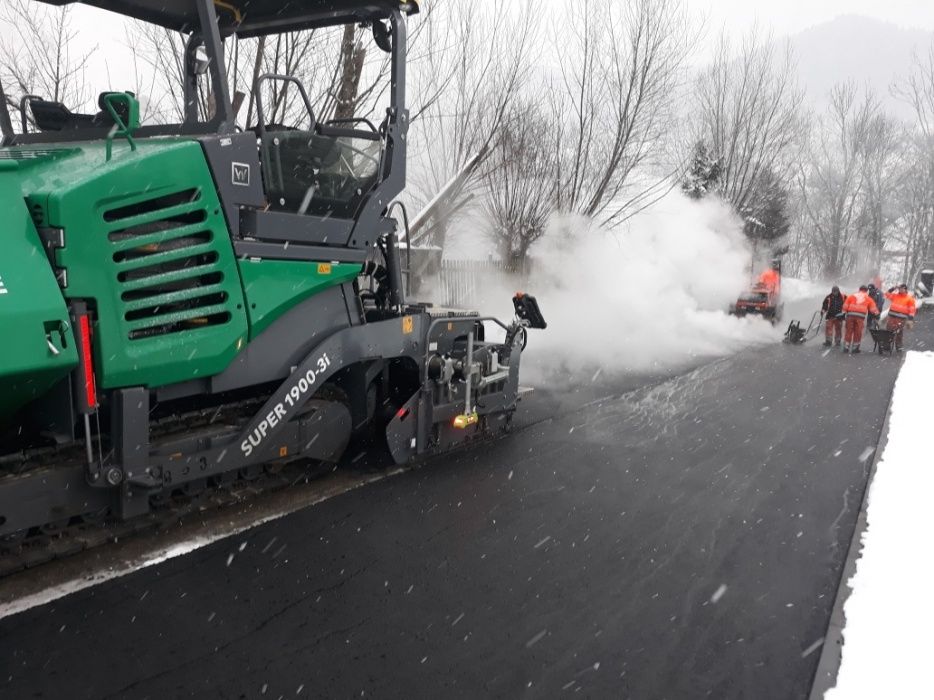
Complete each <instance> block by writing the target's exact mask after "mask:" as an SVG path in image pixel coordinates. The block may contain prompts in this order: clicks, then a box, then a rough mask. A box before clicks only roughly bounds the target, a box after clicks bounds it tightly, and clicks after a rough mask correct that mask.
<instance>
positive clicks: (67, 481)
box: [0, 0, 544, 541]
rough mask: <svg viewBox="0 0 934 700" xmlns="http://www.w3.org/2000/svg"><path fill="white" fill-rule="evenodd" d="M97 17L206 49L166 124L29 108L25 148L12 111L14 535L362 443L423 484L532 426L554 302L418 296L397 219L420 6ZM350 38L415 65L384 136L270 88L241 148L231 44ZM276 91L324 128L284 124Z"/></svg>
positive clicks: (223, 6)
mask: <svg viewBox="0 0 934 700" xmlns="http://www.w3.org/2000/svg"><path fill="white" fill-rule="evenodd" d="M38 1H39V0H37V2H38ZM44 1H46V2H48V3H50V4H53V5H63V4H68V3H69V1H70V0H44ZM84 4H86V5H93V6H96V7H98V8H102V9H105V10H111V11H114V12H117V13H119V14H122V15H125V16H127V17H132V18H135V19H139V20H143V21H146V22H151V23H154V24H157V25H160V26H162V27H165V28H168V29H171V30H177V31H181V32H183V33H185V34H187V35H188V36H189V37H190V38H189V40H188V44H187V49H186V51H185V56H184V61H183V63H184V65H185V68H186V76H185V105H186V106H185V119H184V121H183V122H182V123H181V124H174V125H141V124H140V109H139V103H138V101H137V98H136V96H135V95H133V94H132V93H127V92H107V93H103V94H102V95H101V96H100V99H99V102H98V105H97V106H98V107H99V111H98V112H97V113H95V114H80V113H76V112H74V111H72V110H71V109H69V107H68V106H67V105H63V104H59V103H55V102H50V101H48V100H46V99H43V98H42V97H41V96H39V97H35V96H26V97H25V98H23V102H22V109H21V111H20V114H19V115H15V114H14V118H16V117H18V119H19V120H21V122H22V131H23V132H25V133H18V131H19V130H16V131H15V130H14V129H13V127H12V124H13V123H14V118H11V115H10V114H9V112H8V111H7V109H5V108H3V109H0V129H2V134H3V140H2V147H0V207H2V211H3V212H4V218H3V223H2V231H0V241H2V246H0V251H2V252H0V328H2V329H3V331H4V333H3V339H2V341H0V538H3V537H5V538H7V540H6V541H9V538H11V537H12V538H17V537H23V536H26V535H32V534H37V533H45V534H48V533H49V532H55V531H56V530H57V529H58V528H60V527H62V526H64V525H65V524H74V523H76V522H80V521H82V520H83V519H89V520H94V521H97V520H98V519H100V518H101V517H103V518H113V519H118V520H120V519H129V518H132V517H134V516H138V515H141V514H144V513H147V512H148V511H149V510H150V508H151V506H152V505H153V504H154V503H165V501H166V499H167V498H171V497H172V496H173V495H177V494H179V493H186V492H197V491H199V490H203V489H206V488H207V489H210V488H216V487H219V486H222V485H224V484H229V483H231V482H232V481H235V480H237V479H243V478H248V477H249V476H250V475H251V474H253V473H255V471H256V470H257V469H259V470H262V469H263V468H264V467H265V468H267V469H268V468H270V465H273V466H275V465H282V464H283V463H286V462H291V461H296V460H310V461H317V462H321V461H324V462H328V461H332V462H333V461H337V460H338V459H339V458H340V456H341V454H342V453H343V452H344V450H345V449H346V447H347V445H348V444H349V442H350V441H351V439H352V438H353V437H355V436H361V435H367V436H370V439H376V438H381V437H382V436H385V441H386V443H387V444H388V449H389V452H390V453H391V455H392V457H393V459H394V460H395V461H396V462H398V463H403V462H406V461H407V460H410V459H412V458H414V457H416V456H418V455H422V454H425V453H428V452H433V451H439V450H443V449H447V448H450V447H452V446H456V445H457V444H458V443H462V442H464V441H466V440H468V439H470V438H471V437H474V436H476V435H478V434H481V433H484V432H489V431H495V430H498V429H500V428H502V427H504V426H505V425H506V424H508V421H509V419H510V417H511V415H512V413H513V412H514V411H515V409H516V405H517V401H518V399H519V394H520V390H519V376H518V372H519V360H520V356H521V353H522V350H523V348H524V346H525V342H526V330H527V329H528V328H530V327H544V320H543V319H542V317H541V314H540V313H539V310H538V307H537V304H536V303H535V299H534V298H533V297H530V296H524V295H517V296H516V298H515V299H514V305H515V310H516V318H515V319H514V320H513V321H512V322H511V323H508V324H507V323H502V322H500V321H497V320H496V319H491V318H483V317H481V316H479V314H477V313H475V312H466V311H456V310H449V309H438V308H433V307H432V306H431V305H428V304H420V303H412V302H410V301H409V300H408V299H407V298H406V290H405V286H406V285H405V270H403V268H402V265H401V262H400V247H401V246H400V245H399V243H398V236H399V235H401V233H402V232H401V231H397V223H396V220H395V219H394V218H392V210H393V209H394V207H391V206H390V205H391V204H392V203H393V202H394V199H395V198H396V197H397V196H398V195H399V193H400V192H401V191H402V189H403V187H404V185H405V166H406V134H407V131H408V128H409V124H408V111H407V110H406V103H405V85H406V80H405V54H406V36H407V35H406V28H407V15H411V14H414V13H415V12H417V10H418V6H417V4H416V3H415V2H412V1H399V0H394V1H393V0H369V1H367V0H292V1H291V2H288V3H282V2H281V1H279V0H225V2H216V1H215V2H212V0H84ZM349 23H354V24H362V25H364V26H367V27H370V28H371V29H372V31H373V33H374V38H375V43H376V44H377V45H378V46H379V48H380V49H382V50H384V51H387V52H388V53H389V54H390V55H391V81H390V86H389V89H388V94H387V99H388V103H389V104H388V107H387V109H386V111H385V116H384V117H383V119H382V121H381V122H380V123H378V124H373V123H371V121H369V120H367V119H335V120H331V121H319V120H318V119H317V118H316V115H315V114H314V113H313V110H312V106H311V103H310V102H309V100H308V99H307V95H306V92H305V88H304V86H302V85H301V83H300V82H299V81H298V80H296V79H295V78H294V77H293V76H287V75H286V76H283V75H262V76H258V79H257V80H256V83H255V84H254V86H253V90H254V94H255V100H256V110H255V111H256V113H258V121H257V123H256V124H255V125H254V124H250V125H245V126H244V127H243V128H238V127H237V125H236V116H237V113H236V109H235V107H234V106H233V105H232V104H231V97H230V94H229V89H228V80H227V76H226V75H224V72H223V71H224V65H225V61H224V47H225V42H227V41H229V40H230V38H231V37H232V36H233V35H238V36H239V37H257V36H262V35H266V34H275V33H279V32H286V31H295V30H298V29H309V28H316V27H326V26H332V25H341V24H349ZM270 81H276V82H279V83H287V84H289V85H290V86H291V89H293V90H297V91H298V93H297V94H299V95H300V96H301V97H302V100H303V103H304V105H305V108H306V110H307V114H306V115H304V117H305V123H303V124H302V125H301V126H298V127H286V126H283V125H281V124H271V123H267V121H266V116H265V115H266V111H265V108H266V106H265V105H264V104H263V100H262V94H263V93H262V87H263V85H265V84H267V83H269V82H270ZM205 86H207V89H208V90H209V91H210V100H209V103H210V105H211V109H210V114H209V116H207V117H205V116H203V113H204V112H205V110H204V109H203V107H202V108H201V109H199V95H200V96H201V97H203V94H204V90H205ZM0 98H2V95H0ZM235 102H237V100H235ZM0 103H2V104H5V100H0ZM201 104H202V105H203V102H202V103H201ZM497 325H498V326H500V327H501V332H499V333H498V335H497V337H498V338H501V339H500V340H498V341H493V340H489V339H487V337H486V333H487V332H488V331H490V330H497V329H496V326H497ZM372 436H376V438H374V437H372ZM159 499H161V500H159Z"/></svg>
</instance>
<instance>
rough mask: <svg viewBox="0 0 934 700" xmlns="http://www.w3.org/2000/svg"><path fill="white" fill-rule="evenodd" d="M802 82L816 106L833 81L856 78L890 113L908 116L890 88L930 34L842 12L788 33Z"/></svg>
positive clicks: (922, 50) (932, 37) (908, 111)
mask: <svg viewBox="0 0 934 700" xmlns="http://www.w3.org/2000/svg"><path fill="white" fill-rule="evenodd" d="M789 40H790V42H791V45H792V47H793V49H794V51H795V54H796V56H797V58H798V69H799V72H800V75H801V82H802V84H803V85H804V86H805V88H806V89H807V96H808V99H809V101H810V102H811V103H812V105H813V106H814V107H815V108H816V109H821V108H822V107H823V106H825V105H826V104H827V94H828V93H829V92H830V89H831V88H832V87H833V86H834V84H836V83H839V82H842V81H845V80H855V81H856V82H857V84H858V85H860V86H863V85H868V86H870V87H872V88H873V89H874V90H875V91H876V93H877V94H878V95H879V96H880V97H881V98H883V99H884V100H885V106H886V108H887V109H888V111H889V112H890V113H892V114H893V115H895V116H899V117H902V118H905V119H911V118H912V116H913V115H912V113H911V109H910V108H909V107H908V106H907V105H905V104H904V103H902V102H900V101H899V100H896V99H895V98H893V97H892V96H891V92H890V90H889V86H890V85H891V84H892V83H893V82H894V81H895V80H896V79H898V78H902V77H904V76H905V75H907V74H908V72H909V69H910V68H911V64H912V61H911V55H912V51H913V50H917V51H918V52H919V53H920V54H922V55H923V54H924V53H925V52H926V51H927V48H928V46H929V45H930V43H931V42H932V40H934V32H929V31H925V30H920V29H906V28H903V27H899V26H898V25H895V24H891V23H889V22H883V21H881V20H877V19H871V18H868V17H861V16H857V15H842V16H840V17H837V18H836V19H834V20H831V21H830V22H825V23H823V24H818V25H815V26H814V27H811V28H810V29H806V30H805V31H803V32H801V33H799V34H796V35H794V36H791V37H790V38H789Z"/></svg>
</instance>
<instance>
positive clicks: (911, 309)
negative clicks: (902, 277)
mask: <svg viewBox="0 0 934 700" xmlns="http://www.w3.org/2000/svg"><path fill="white" fill-rule="evenodd" d="M885 298H886V299H888V300H889V301H890V302H891V304H892V305H891V307H890V308H889V316H893V317H894V318H907V319H912V318H914V317H915V309H916V306H917V304H916V302H915V298H914V297H913V296H911V294H907V293H905V294H901V293H900V292H897V293H894V294H886V295H885Z"/></svg>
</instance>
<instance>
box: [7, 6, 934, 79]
mask: <svg viewBox="0 0 934 700" xmlns="http://www.w3.org/2000/svg"><path fill="white" fill-rule="evenodd" d="M449 1H450V2H468V1H470V2H473V3H474V4H478V3H480V2H498V3H499V6H501V7H502V6H504V5H502V3H501V2H500V0H449ZM614 1H615V2H627V1H628V0H614ZM0 2H3V0H0ZM424 2H426V3H428V2H431V0H424ZM565 2H567V0H545V2H543V3H542V5H541V6H542V8H543V11H545V12H547V11H548V6H549V5H552V7H555V6H557V5H558V3H565ZM685 2H686V4H687V7H688V8H689V10H690V11H691V12H693V13H695V14H697V15H700V16H704V17H706V18H707V27H706V28H707V31H706V36H705V38H704V40H703V42H702V43H701V45H700V47H699V49H700V50H699V51H698V52H697V54H696V55H695V57H694V61H696V62H703V61H704V60H705V58H706V55H707V53H708V51H707V50H708V49H709V48H710V47H711V46H712V45H713V42H714V40H715V39H716V37H717V35H718V34H719V32H720V29H721V28H723V29H726V31H727V32H728V33H730V34H733V35H742V34H744V33H745V32H747V31H748V30H749V29H750V27H752V26H753V25H754V24H756V23H758V24H759V26H760V27H761V28H763V29H766V30H771V31H772V32H773V34H774V35H775V36H776V37H783V36H787V35H791V34H795V33H797V32H800V31H802V30H804V29H807V28H808V27H811V26H814V25H816V24H821V23H823V22H827V21H829V20H832V19H833V18H834V17H837V16H839V15H843V14H859V15H865V16H868V17H873V18H877V19H882V20H886V21H889V22H893V23H895V24H897V25H900V26H902V27H906V28H917V29H924V30H929V31H934V0H685ZM73 17H74V21H75V29H77V30H78V31H79V34H80V36H81V44H82V45H83V46H86V47H93V46H97V51H96V53H95V57H94V60H93V69H92V71H90V72H91V74H92V76H93V74H95V73H100V72H103V71H106V73H109V74H110V77H111V80H110V81H108V80H107V77H106V74H105V75H104V76H101V77H100V78H99V77H97V76H94V77H92V78H91V80H90V82H92V83H93V84H94V85H95V86H96V85H97V84H98V83H100V82H105V83H110V82H112V83H114V85H113V87H115V88H116V87H119V85H118V84H119V83H121V82H125V78H126V77H127V76H128V75H130V71H131V70H132V69H131V68H130V67H129V66H128V65H127V63H128V57H129V51H128V50H127V48H126V32H125V24H124V20H123V19H122V18H119V17H116V16H114V15H112V14H111V13H107V12H103V11H100V10H96V9H94V8H87V7H79V8H76V10H75V13H74V15H73ZM415 21H418V20H417V19H416V20H415ZM10 31H11V30H10V28H9V27H0V40H3V39H4V38H5V37H6V36H9V33H10ZM89 77H91V76H89ZM101 78H103V80H101ZM101 89H102V88H101Z"/></svg>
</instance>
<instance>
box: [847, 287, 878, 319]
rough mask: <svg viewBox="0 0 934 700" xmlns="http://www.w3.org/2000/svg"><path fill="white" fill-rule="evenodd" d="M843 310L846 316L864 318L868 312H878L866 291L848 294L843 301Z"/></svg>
mask: <svg viewBox="0 0 934 700" xmlns="http://www.w3.org/2000/svg"><path fill="white" fill-rule="evenodd" d="M843 311H844V313H846V315H847V316H848V317H849V316H855V317H858V318H866V317H867V316H868V315H869V314H870V313H873V314H878V313H879V307H877V306H876V302H874V301H873V300H872V297H870V296H869V294H867V293H866V292H856V294H850V296H848V297H847V298H846V301H845V302H843Z"/></svg>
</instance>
